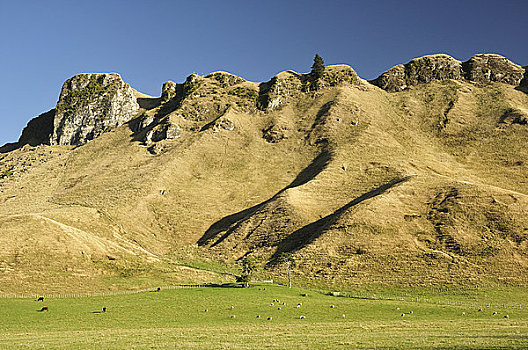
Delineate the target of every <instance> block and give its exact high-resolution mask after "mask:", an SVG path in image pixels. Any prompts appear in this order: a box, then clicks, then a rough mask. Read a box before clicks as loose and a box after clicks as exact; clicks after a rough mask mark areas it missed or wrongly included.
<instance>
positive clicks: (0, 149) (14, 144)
mask: <svg viewBox="0 0 528 350" xmlns="http://www.w3.org/2000/svg"><path fill="white" fill-rule="evenodd" d="M18 148H19V146H18V142H10V143H6V144H5V145H3V146H1V147H0V153H9V152H11V151H14V150H16V149H18Z"/></svg>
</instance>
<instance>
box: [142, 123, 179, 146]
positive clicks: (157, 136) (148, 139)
mask: <svg viewBox="0 0 528 350" xmlns="http://www.w3.org/2000/svg"><path fill="white" fill-rule="evenodd" d="M182 134H183V132H182V129H181V128H180V127H179V126H178V125H176V124H172V123H170V122H167V121H164V122H162V123H161V124H158V125H156V126H155V127H154V128H153V129H152V130H150V131H148V132H147V134H146V135H145V140H144V142H145V143H146V144H150V143H152V142H158V141H161V140H174V139H177V138H179V137H180V136H182Z"/></svg>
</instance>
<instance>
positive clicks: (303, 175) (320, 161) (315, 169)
mask: <svg viewBox="0 0 528 350" xmlns="http://www.w3.org/2000/svg"><path fill="white" fill-rule="evenodd" d="M331 157H332V154H331V152H330V151H328V150H326V149H323V150H322V151H321V153H319V155H318V156H317V157H315V158H314V159H313V160H312V162H311V163H310V164H309V165H308V166H307V167H306V168H304V169H303V170H302V171H301V172H300V173H299V174H298V175H297V177H296V178H295V179H294V180H293V181H292V182H291V183H290V184H289V185H288V186H286V187H284V188H283V189H281V190H280V191H279V192H277V193H276V194H275V195H273V196H272V197H271V198H269V199H267V200H266V201H264V202H262V203H259V204H257V205H254V206H252V207H250V208H247V209H244V210H242V211H239V212H237V213H234V214H231V215H228V216H226V217H224V218H222V219H221V220H219V221H217V222H215V223H214V224H212V225H211V226H210V227H209V228H208V229H207V231H205V233H204V234H203V236H202V237H201V238H200V239H199V240H198V245H199V246H203V245H206V244H209V243H211V241H212V240H213V239H214V238H215V237H217V235H218V234H219V233H221V232H224V231H226V232H225V233H224V234H223V235H222V236H221V237H219V238H218V239H217V240H216V241H215V242H214V243H213V244H212V246H215V245H217V244H219V243H221V242H222V241H223V240H225V239H226V238H227V237H228V236H229V235H230V234H231V233H232V232H233V231H234V230H235V229H236V228H237V227H238V225H240V224H241V221H242V220H243V219H244V218H246V217H248V216H251V215H253V214H254V213H255V212H257V211H258V210H259V209H260V208H262V207H263V206H265V205H266V204H268V203H269V202H271V201H273V200H274V199H276V198H277V197H278V196H280V195H281V194H282V193H283V192H284V191H286V190H288V189H290V188H293V187H298V186H302V185H304V184H306V183H307V182H309V181H310V180H312V179H313V178H315V177H316V176H317V175H318V174H320V173H321V172H322V171H323V170H324V169H325V167H326V166H327V164H328V163H329V162H330V159H331ZM235 224H236V225H235ZM233 225H234V226H233Z"/></svg>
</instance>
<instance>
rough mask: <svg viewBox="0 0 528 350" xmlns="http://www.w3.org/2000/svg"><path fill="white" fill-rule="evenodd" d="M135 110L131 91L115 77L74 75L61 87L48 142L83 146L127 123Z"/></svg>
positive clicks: (118, 77) (104, 74) (98, 74)
mask: <svg viewBox="0 0 528 350" xmlns="http://www.w3.org/2000/svg"><path fill="white" fill-rule="evenodd" d="M138 111H139V105H138V103H137V100H136V97H135V94H134V90H133V89H132V88H131V87H130V86H129V85H128V84H126V83H125V82H123V80H122V79H121V76H120V75H119V74H117V73H87V74H78V75H76V76H74V77H73V78H70V79H68V80H67V81H66V82H65V83H64V85H63V86H62V91H61V94H60V97H59V102H58V103H57V108H56V112H55V118H54V125H53V134H52V135H51V140H50V143H51V144H52V145H80V144H83V143H86V142H87V141H89V140H92V139H94V138H96V137H97V136H99V135H100V134H102V133H104V132H106V131H108V130H110V129H112V128H114V127H117V126H119V125H122V124H124V123H126V122H128V121H130V120H131V119H132V118H133V117H134V116H135V115H136V114H137V113H138Z"/></svg>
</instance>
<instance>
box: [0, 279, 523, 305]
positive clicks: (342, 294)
mask: <svg viewBox="0 0 528 350" xmlns="http://www.w3.org/2000/svg"><path fill="white" fill-rule="evenodd" d="M258 282H260V283H273V284H275V285H281V286H284V285H283V284H281V283H277V282H274V281H273V280H260V281H258ZM215 286H217V285H215V284H181V285H171V286H164V287H160V290H173V289H182V288H206V287H215ZM306 289H311V288H306ZM311 290H312V291H314V292H317V293H322V294H327V295H332V296H334V297H345V298H353V299H368V300H386V301H403V302H415V303H422V304H436V305H450V306H465V307H474V308H503V309H520V310H522V309H526V308H528V305H526V304H505V303H486V302H480V303H479V302H465V301H457V300H442V299H435V298H425V297H402V296H383V295H377V294H373V293H369V292H328V291H322V290H318V289H311ZM156 291H157V288H143V289H135V290H122V291H108V292H94V293H48V294H46V293H44V294H34V293H22V294H10V293H2V294H0V298H2V299H6V298H11V299H36V298H38V297H44V298H59V299H65V298H86V297H109V296H116V295H130V294H138V293H146V292H156Z"/></svg>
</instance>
